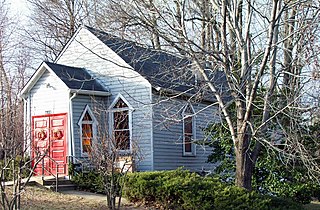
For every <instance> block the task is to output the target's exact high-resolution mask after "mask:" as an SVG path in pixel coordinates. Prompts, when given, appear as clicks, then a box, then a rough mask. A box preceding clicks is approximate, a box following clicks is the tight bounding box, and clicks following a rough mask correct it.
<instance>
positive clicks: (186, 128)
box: [182, 104, 196, 156]
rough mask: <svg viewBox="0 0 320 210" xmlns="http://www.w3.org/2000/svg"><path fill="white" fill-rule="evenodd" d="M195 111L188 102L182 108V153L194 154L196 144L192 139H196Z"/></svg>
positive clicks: (186, 154)
mask: <svg viewBox="0 0 320 210" xmlns="http://www.w3.org/2000/svg"><path fill="white" fill-rule="evenodd" d="M194 114H195V112H194V109H193V107H192V106H191V105H190V104H189V105H187V106H186V107H185V108H184V110H183V113H182V115H183V155H185V156H194V155H196V145H195V144H194V143H193V141H194V140H195V139H196V126H195V116H194Z"/></svg>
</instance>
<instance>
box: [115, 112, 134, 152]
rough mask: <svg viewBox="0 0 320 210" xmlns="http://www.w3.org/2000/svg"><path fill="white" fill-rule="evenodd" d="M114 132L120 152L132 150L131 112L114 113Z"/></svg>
mask: <svg viewBox="0 0 320 210" xmlns="http://www.w3.org/2000/svg"><path fill="white" fill-rule="evenodd" d="M113 126H114V129H113V132H114V138H115V143H116V147H117V148H118V149H120V150H129V149H130V129H129V111H128V110H124V111H116V112H114V113H113Z"/></svg>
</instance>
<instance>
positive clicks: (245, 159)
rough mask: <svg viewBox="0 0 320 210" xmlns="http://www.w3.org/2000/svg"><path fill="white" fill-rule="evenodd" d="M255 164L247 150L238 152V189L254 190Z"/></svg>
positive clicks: (238, 150)
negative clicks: (253, 174) (253, 175)
mask: <svg viewBox="0 0 320 210" xmlns="http://www.w3.org/2000/svg"><path fill="white" fill-rule="evenodd" d="M253 166H254V162H253V161H252V159H251V158H250V155H249V152H248V151H247V149H237V151H236V180H235V184H236V185H237V186H238V187H242V188H245V189H247V190H252V173H253Z"/></svg>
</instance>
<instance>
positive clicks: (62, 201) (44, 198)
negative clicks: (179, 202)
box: [21, 186, 320, 210]
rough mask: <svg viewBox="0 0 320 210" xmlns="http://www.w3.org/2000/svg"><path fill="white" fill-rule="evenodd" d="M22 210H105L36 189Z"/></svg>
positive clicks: (315, 208) (96, 203)
mask: <svg viewBox="0 0 320 210" xmlns="http://www.w3.org/2000/svg"><path fill="white" fill-rule="evenodd" d="M21 197H22V200H21V209H22V210H40V209H42V210H47V209H50V210H66V209H68V210H78V209H81V210H102V209H107V206H106V204H105V201H104V200H101V199H100V200H93V199H88V198H82V197H80V196H77V195H70V194H68V195H67V194H62V193H56V192H52V191H50V190H45V189H41V188H38V187H32V186H30V187H27V188H26V191H25V192H23V193H22V196H21ZM304 207H305V210H320V202H312V203H310V204H307V205H305V206H304ZM121 209H122V210H145V209H152V208H144V207H136V206H134V205H132V204H128V205H125V206H122V208H121Z"/></svg>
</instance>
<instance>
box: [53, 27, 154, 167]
mask: <svg viewBox="0 0 320 210" xmlns="http://www.w3.org/2000/svg"><path fill="white" fill-rule="evenodd" d="M79 42H81V44H79ZM56 62H57V63H58V64H63V65H69V66H74V67H81V68H86V69H87V70H88V71H89V72H90V73H91V74H92V75H93V76H94V77H95V78H96V79H97V80H98V81H99V82H100V83H101V84H103V85H104V86H105V87H106V88H107V89H108V90H109V92H110V93H111V96H109V97H108V100H107V102H108V104H107V107H108V105H110V104H111V103H112V101H113V100H114V99H115V97H116V96H117V95H118V94H119V93H120V94H122V95H123V96H124V97H125V99H126V100H127V101H128V102H129V103H130V105H131V106H132V107H133V108H134V111H133V113H132V114H133V116H132V121H133V122H132V133H133V141H135V142H136V144H137V145H139V151H140V152H139V153H140V155H139V157H141V158H140V159H141V160H140V161H138V168H137V169H138V170H141V171H145V170H152V152H151V151H152V150H151V139H152V114H151V113H152V111H151V85H150V83H149V82H148V81H147V80H146V79H145V78H143V77H142V76H141V75H140V74H138V73H137V72H135V71H134V70H132V69H131V67H130V66H129V65H128V64H126V63H125V62H124V61H123V60H122V59H121V58H120V57H119V56H118V55H117V54H116V53H115V52H113V51H112V50H111V49H110V48H108V47H107V46H106V45H105V44H103V43H102V42H101V41H100V40H99V39H98V38H97V37H96V36H94V35H93V34H91V33H90V32H89V31H88V30H87V29H85V28H82V29H81V30H80V31H79V32H78V34H77V35H76V36H75V38H74V39H73V40H71V41H70V43H69V44H68V45H67V46H66V48H65V49H64V50H63V52H62V53H61V55H60V56H59V57H58V59H57V60H56ZM78 100H80V98H77V97H76V98H75V99H74V100H73V103H72V104H73V115H74V116H73V118H74V120H75V118H76V116H79V112H80V110H83V107H84V105H85V103H87V102H85V101H83V102H82V104H81V105H79V104H77V103H78ZM79 103H80V102H79ZM77 129H78V128H77V125H75V124H74V134H76V132H77ZM76 137H78V138H76ZM75 141H78V142H77V143H76V144H75V145H76V150H77V152H76V154H77V155H79V154H80V146H79V145H80V138H79V136H76V135H75Z"/></svg>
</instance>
